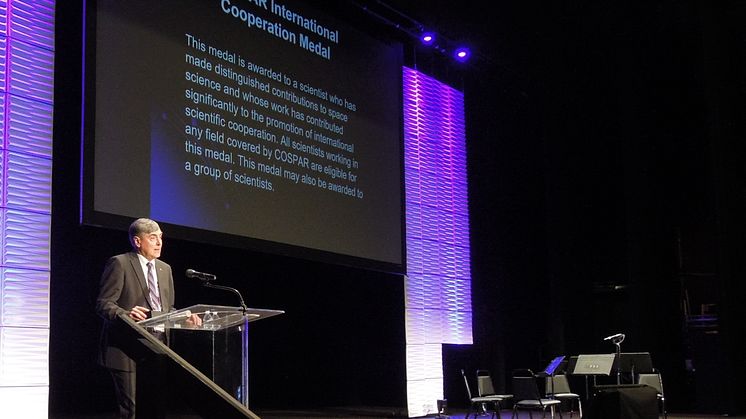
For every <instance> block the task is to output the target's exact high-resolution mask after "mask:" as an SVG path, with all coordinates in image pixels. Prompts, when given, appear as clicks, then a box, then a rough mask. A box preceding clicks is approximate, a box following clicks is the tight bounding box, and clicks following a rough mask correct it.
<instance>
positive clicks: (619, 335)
mask: <svg viewBox="0 0 746 419" xmlns="http://www.w3.org/2000/svg"><path fill="white" fill-rule="evenodd" d="M604 340H624V333H617V334H616V335H611V336H606V337H605V338H604Z"/></svg>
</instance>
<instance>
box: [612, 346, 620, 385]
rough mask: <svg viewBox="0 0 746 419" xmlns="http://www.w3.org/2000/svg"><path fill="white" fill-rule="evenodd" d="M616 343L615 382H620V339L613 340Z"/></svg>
mask: <svg viewBox="0 0 746 419" xmlns="http://www.w3.org/2000/svg"><path fill="white" fill-rule="evenodd" d="M614 345H616V384H617V385H620V384H622V341H621V340H615V341H614Z"/></svg>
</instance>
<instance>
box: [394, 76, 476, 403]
mask: <svg viewBox="0 0 746 419" xmlns="http://www.w3.org/2000/svg"><path fill="white" fill-rule="evenodd" d="M403 76H404V171H405V190H406V207H407V209H406V223H407V226H406V230H407V281H406V286H405V292H406V335H407V345H406V347H407V355H406V357H407V408H408V413H409V416H410V417H416V416H425V415H428V414H432V413H437V412H436V409H437V407H436V401H437V400H438V399H442V398H443V360H442V344H444V343H453V344H471V343H472V329H471V327H472V325H471V313H472V310H471V269H470V256H469V213H468V202H467V184H466V134H465V126H464V98H463V93H461V92H459V91H457V90H455V89H453V88H451V87H449V86H447V85H445V84H443V83H440V82H438V81H437V80H434V79H432V78H430V77H428V76H425V75H424V74H422V73H419V72H417V71H416V70H412V69H408V68H404V75H403Z"/></svg>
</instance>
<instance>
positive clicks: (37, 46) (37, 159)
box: [0, 0, 55, 419]
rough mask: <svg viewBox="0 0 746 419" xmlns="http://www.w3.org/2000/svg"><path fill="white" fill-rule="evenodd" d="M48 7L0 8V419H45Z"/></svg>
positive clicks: (20, 4) (18, 4)
mask: <svg viewBox="0 0 746 419" xmlns="http://www.w3.org/2000/svg"><path fill="white" fill-rule="evenodd" d="M54 7H55V2H54V1H53V0H52V1H46V0H33V1H29V0H0V417H2V418H5V417H7V418H16V417H17V418H21V417H22V418H30V419H36V418H46V417H47V416H48V396H49V311H50V309H49V289H50V287H49V283H50V276H51V275H50V235H51V234H50V229H51V212H52V204H51V197H52V137H53V136H52V118H53V116H52V114H53V100H54V14H55V13H54Z"/></svg>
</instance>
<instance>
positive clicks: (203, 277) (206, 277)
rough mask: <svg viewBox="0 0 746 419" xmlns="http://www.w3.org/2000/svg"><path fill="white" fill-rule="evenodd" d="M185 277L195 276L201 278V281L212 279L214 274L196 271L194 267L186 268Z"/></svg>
mask: <svg viewBox="0 0 746 419" xmlns="http://www.w3.org/2000/svg"><path fill="white" fill-rule="evenodd" d="M186 277H187V278H197V279H201V280H203V281H214V280H215V278H216V276H215V275H213V274H208V273H204V272H197V271H195V270H194V269H187V270H186Z"/></svg>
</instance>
